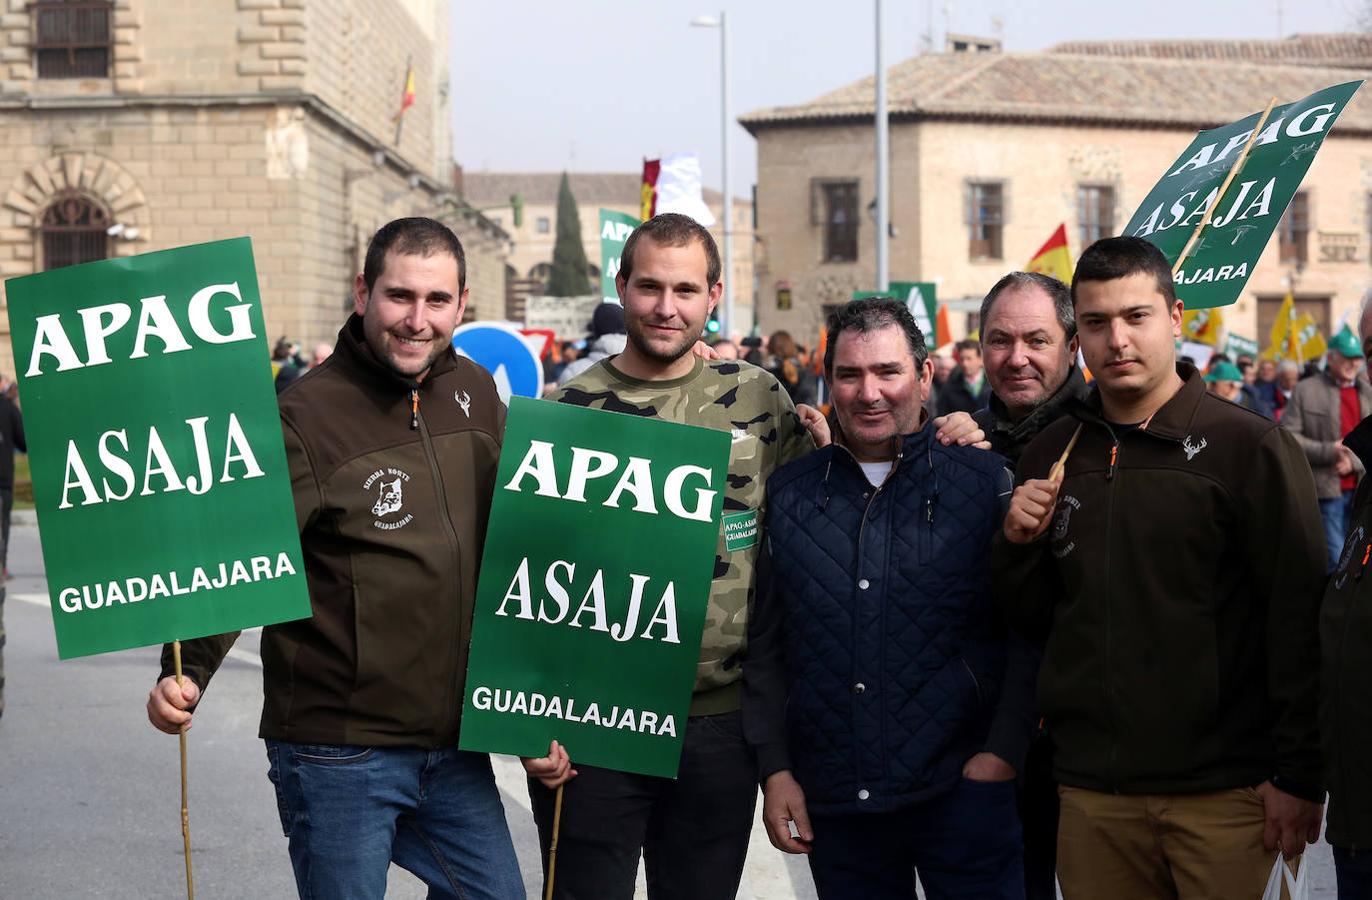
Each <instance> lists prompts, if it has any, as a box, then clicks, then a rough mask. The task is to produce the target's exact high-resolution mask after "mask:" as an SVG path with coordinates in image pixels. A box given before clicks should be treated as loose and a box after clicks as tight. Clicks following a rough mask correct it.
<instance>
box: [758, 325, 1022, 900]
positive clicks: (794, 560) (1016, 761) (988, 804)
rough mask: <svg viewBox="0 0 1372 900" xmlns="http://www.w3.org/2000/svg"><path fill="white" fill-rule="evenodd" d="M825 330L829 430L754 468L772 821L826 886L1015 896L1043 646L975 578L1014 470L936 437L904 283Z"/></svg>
mask: <svg viewBox="0 0 1372 900" xmlns="http://www.w3.org/2000/svg"><path fill="white" fill-rule="evenodd" d="M827 347H828V351H827V354H826V358H825V361H824V362H825V373H826V375H827V378H828V382H829V384H830V386H831V389H832V396H833V402H834V408H835V411H836V413H837V420H838V432H837V434H836V435H835V442H834V443H833V444H830V445H829V446H827V447H825V448H823V449H821V450H819V451H817V452H815V453H812V454H810V455H809V456H806V457H805V458H803V459H801V460H798V461H796V462H793V463H791V464H789V465H787V466H785V467H783V468H782V469H780V470H779V471H777V472H776V473H775V474H774V475H773V476H772V477H771V478H770V479H769V481H768V484H767V492H768V496H769V498H770V503H771V507H770V509H769V511H768V514H767V515H768V521H767V538H766V542H765V545H764V548H763V552H762V556H761V560H760V563H759V569H758V593H757V598H756V608H755V610H754V613H753V618H752V619H751V624H750V626H749V650H748V656H747V659H746V661H745V663H744V669H743V680H744V707H743V714H744V732H745V734H746V736H747V737H748V740H749V742H750V743H751V744H752V745H753V747H754V748H755V750H756V752H757V755H758V764H759V778H760V780H761V781H762V783H763V818H764V821H765V824H766V827H767V832H768V836H769V837H770V838H771V841H772V843H773V844H774V845H775V846H776V847H777V848H778V849H780V850H783V851H785V852H787V853H807V854H809V856H810V869H811V871H812V872H813V874H814V877H815V885H816V887H817V889H818V891H819V896H820V897H821V898H822V900H832V898H846V897H852V898H864V900H886V898H913V897H914V896H915V873H916V872H918V874H919V879H920V881H921V883H922V884H923V886H924V890H925V894H926V896H927V897H929V898H930V900H938V898H954V897H978V898H1006V900H1008V898H1023V897H1024V873H1023V869H1022V864H1021V835H1020V825H1019V818H1018V815H1017V813H1016V808H1015V776H1016V772H1017V769H1018V768H1019V766H1020V765H1021V764H1022V761H1023V758H1024V754H1025V750H1026V747H1027V746H1028V743H1029V738H1030V733H1031V731H1032V729H1033V725H1034V722H1033V678H1034V671H1035V668H1036V666H1037V656H1036V654H1035V652H1034V651H1033V650H1032V649H1030V648H1029V647H1028V646H1027V645H1026V644H1024V643H1022V642H1020V641H1019V639H1018V638H1012V637H1009V636H1007V630H1006V628H1005V627H1004V626H1003V624H1002V623H1001V621H1000V620H999V618H998V617H997V613H996V612H995V609H994V606H993V604H992V602H991V596H990V591H989V587H988V581H987V568H988V548H989V545H990V541H991V537H992V535H993V534H994V533H995V532H996V531H997V530H998V529H999V527H1000V523H1001V520H1002V517H1003V511H1004V508H1005V507H1004V503H1005V502H1006V500H1007V499H1008V497H1009V493H1010V489H1011V478H1010V475H1009V473H1008V472H1007V470H1006V468H1005V461H1004V459H1002V458H1001V457H1000V456H998V455H996V454H994V453H987V452H985V451H983V450H978V449H973V448H971V447H960V446H957V445H956V444H954V445H953V446H944V445H943V444H942V443H941V442H940V441H938V440H935V436H934V434H933V431H934V429H933V428H932V427H928V426H927V418H928V416H927V413H925V412H924V410H923V401H924V399H925V398H926V397H927V396H928V394H929V387H930V382H931V380H932V377H933V367H932V363H931V362H930V361H929V359H928V353H927V351H926V349H925V345H924V337H923V335H921V334H920V331H919V328H918V327H917V326H916V325H915V322H914V319H913V317H912V316H911V315H910V312H909V310H908V309H907V307H906V306H905V305H904V304H903V303H900V302H898V301H895V300H891V299H886V298H878V299H871V300H860V301H857V302H854V303H851V304H849V305H847V306H846V307H844V308H843V309H842V310H841V311H840V312H839V313H838V314H836V316H834V318H833V319H831V321H830V323H829V334H828V344H827ZM792 826H794V830H793V828H792Z"/></svg>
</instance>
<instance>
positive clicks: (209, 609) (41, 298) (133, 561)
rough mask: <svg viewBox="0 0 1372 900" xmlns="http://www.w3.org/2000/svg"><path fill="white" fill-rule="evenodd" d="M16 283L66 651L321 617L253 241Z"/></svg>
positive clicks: (43, 516)
mask: <svg viewBox="0 0 1372 900" xmlns="http://www.w3.org/2000/svg"><path fill="white" fill-rule="evenodd" d="M5 288H6V293H7V294H8V297H9V318H10V328H11V332H12V336H13V340H14V354H15V366H16V368H17V370H18V374H19V388H20V398H21V400H22V402H23V406H24V428H25V431H26V433H27V437H28V446H29V459H30V464H31V467H32V472H33V493H34V504H35V506H36V507H37V512H38V522H39V530H40V538H41V541H42V545H43V562H44V566H45V567H46V570H47V578H48V591H49V594H50V598H51V602H52V616H53V623H54V625H55V626H56V630H57V649H58V654H59V655H60V656H61V657H62V658H64V659H66V658H69V657H73V656H84V655H88V654H92V653H102V652H105V651H109V650H122V649H125V648H128V647H139V646H144V645H147V644H157V643H163V642H166V641H172V640H178V639H179V640H185V639H189V638H196V637H203V636H205V635H211V634H220V633H222V632H226V631H234V630H237V629H241V628H248V627H252V626H257V625H266V624H271V623H274V622H283V621H286V620H289V619H299V618H304V617H306V616H308V615H310V603H309V597H308V594H307V593H306V588H305V578H304V570H303V568H302V563H301V556H300V539H299V534H298V532H297V530H296V522H295V508H294V504H293V501H292V498H291V490H290V476H289V474H288V472H287V470H286V456H285V450H284V447H283V444H282V438H281V420H280V418H279V416H278V414H277V409H276V392H275V390H274V388H273V386H272V373H271V368H270V366H269V364H268V352H267V344H266V339H265V329H264V327H263V321H262V303H261V299H260V298H259V296H258V291H257V274H256V270H255V268H254V266H253V258H252V245H251V243H250V241H249V240H248V239H247V238H238V239H236V240H229V241H219V242H216V243H211V244H199V245H196V246H192V247H182V248H180V249H177V250H166V251H162V252H159V253H149V254H146V255H144V256H135V257H131V258H127V259H112V260H106V261H104V262H97V263H90V264H87V265H81V266H72V267H69V268H63V269H56V270H54V271H51V272H44V273H42V274H39V275H29V276H25V277H23V278H15V279H12V280H10V281H8V282H6V285H5Z"/></svg>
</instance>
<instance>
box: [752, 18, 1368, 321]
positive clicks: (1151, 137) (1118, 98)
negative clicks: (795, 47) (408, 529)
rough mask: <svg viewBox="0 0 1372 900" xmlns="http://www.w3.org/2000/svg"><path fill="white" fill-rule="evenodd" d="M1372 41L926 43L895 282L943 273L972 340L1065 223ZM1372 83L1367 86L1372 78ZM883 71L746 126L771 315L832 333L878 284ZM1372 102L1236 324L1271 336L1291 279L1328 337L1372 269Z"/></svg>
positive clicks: (899, 103)
mask: <svg viewBox="0 0 1372 900" xmlns="http://www.w3.org/2000/svg"><path fill="white" fill-rule="evenodd" d="M1369 64H1372V38H1368V37H1366V36H1361V35H1359V36H1306V37H1297V38H1290V39H1286V40H1282V41H1256V40H1255V41H1152V42H1148V41H1139V42H1114V43H1099V44H1097V43H1091V42H1077V43H1074V44H1070V45H1063V46H1062V47H1059V48H1054V49H1050V50H1049V51H1046V52H1043V53H1000V52H981V53H975V54H974V53H961V52H945V53H934V54H925V55H923V56H919V57H915V58H913V59H910V60H907V61H905V62H903V63H900V64H899V65H897V66H895V67H893V68H892V69H890V70H889V72H888V75H887V83H888V96H889V98H890V102H889V110H890V118H891V124H890V158H891V161H890V172H891V177H890V184H891V222H892V225H893V232H894V233H893V236H892V237H891V240H890V260H891V263H890V277H891V279H892V280H896V281H926V282H935V283H936V284H937V285H938V294H939V298H940V300H943V301H948V302H949V303H950V307H951V308H952V309H954V310H961V311H964V312H966V313H967V314H966V315H953V316H951V317H950V318H951V319H952V324H953V329H954V332H955V336H957V335H960V334H961V333H964V332H966V331H967V330H970V329H971V328H975V327H976V324H977V323H976V321H975V315H974V314H972V313H971V312H970V311H972V310H975V309H976V308H977V307H978V306H979V304H980V300H981V297H982V296H983V295H984V294H985V292H986V290H987V289H988V288H989V287H990V286H991V285H992V284H994V283H995V281H996V280H997V279H998V278H999V277H1000V276H1001V275H1003V274H1004V273H1006V272H1007V271H1011V270H1013V269H1020V268H1023V267H1024V266H1025V264H1026V263H1027V262H1028V261H1029V259H1030V258H1031V256H1032V255H1033V254H1034V252H1035V251H1036V250H1037V249H1038V248H1039V247H1040V246H1041V245H1042V244H1043V243H1044V241H1046V240H1047V239H1048V237H1049V236H1050V234H1051V233H1052V232H1053V230H1054V229H1056V228H1057V226H1058V225H1059V224H1060V223H1065V224H1066V226H1067V234H1068V243H1069V246H1070V249H1071V252H1072V255H1073V257H1076V256H1077V255H1079V254H1080V253H1081V251H1082V250H1083V249H1084V248H1085V246H1086V245H1087V244H1089V243H1090V242H1091V241H1092V240H1095V239H1096V238H1098V237H1104V236H1108V235H1112V234H1118V233H1120V231H1121V230H1122V229H1123V228H1124V225H1125V223H1127V222H1128V220H1129V218H1130V216H1131V215H1132V213H1133V211H1134V210H1135V209H1136V208H1137V207H1138V205H1139V204H1140V203H1141V202H1142V200H1143V198H1144V196H1145V195H1146V194H1147V193H1148V191H1149V189H1151V188H1152V186H1153V185H1154V184H1155V183H1156V182H1157V180H1158V179H1159V178H1160V177H1161V176H1162V175H1163V174H1164V172H1165V171H1166V168H1167V167H1168V166H1169V165H1170V164H1171V163H1172V162H1173V160H1175V159H1176V157H1177V156H1178V155H1179V154H1180V153H1181V152H1182V150H1183V149H1185V147H1186V146H1187V145H1188V144H1189V143H1190V141H1191V139H1192V138H1193V137H1194V135H1195V132H1196V131H1197V130H1200V129H1204V128H1213V127H1215V126H1217V125H1221V124H1224V123H1227V122H1231V121H1234V120H1237V119H1239V118H1242V117H1243V116H1245V115H1248V114H1250V113H1253V112H1257V111H1261V110H1262V109H1263V107H1264V106H1266V104H1267V101H1268V100H1269V99H1270V98H1272V97H1277V98H1278V102H1288V101H1291V100H1295V99H1298V98H1300V97H1302V96H1305V95H1306V94H1309V93H1312V92H1314V91H1315V90H1318V89H1320V88H1323V87H1327V86H1329V85H1333V84H1338V83H1341V82H1346V81H1352V80H1355V79H1358V78H1362V77H1365V76H1366V74H1367V67H1368V65H1369ZM1364 90H1365V89H1364ZM873 95H874V82H873V79H870V78H869V79H866V80H864V81H861V82H858V83H856V84H852V85H848V86H846V87H843V88H840V89H838V90H836V91H833V92H832V93H830V94H826V95H824V96H822V97H819V98H817V99H816V100H814V101H812V102H810V103H807V104H803V105H801V106H795V107H782V108H776V109H768V110H760V111H757V112H754V113H751V114H749V115H746V116H744V117H743V118H742V119H741V121H742V123H743V125H744V127H746V128H747V129H748V130H749V131H750V132H752V133H753V135H754V136H755V137H756V138H757V146H758V189H757V202H758V248H759V252H758V256H757V267H758V281H759V286H760V287H759V297H758V311H759V319H760V320H761V323H762V328H763V330H764V331H771V330H774V329H777V328H785V329H788V330H791V331H792V332H793V333H796V334H805V335H814V334H817V333H818V331H819V329H820V328H821V326H822V323H823V320H824V315H825V313H826V311H827V310H829V309H831V308H832V307H833V306H835V305H837V304H842V303H845V302H847V301H848V299H849V298H850V297H851V296H852V292H853V291H854V290H868V289H871V288H872V286H873V283H874V281H875V271H876V265H875V258H874V257H875V229H874V221H873V219H874V217H872V216H871V215H869V213H868V209H867V207H868V204H869V203H870V202H872V201H873V200H874V198H875V153H874V149H873V144H874V140H873V125H872V116H873V110H874V101H873ZM1369 250H1372V99H1369V98H1368V97H1367V96H1366V95H1365V94H1359V95H1358V96H1357V97H1355V98H1354V100H1353V102H1352V103H1350V104H1349V106H1348V108H1347V109H1346V110H1345V111H1344V114H1343V116H1342V117H1341V118H1340V119H1339V121H1338V123H1337V125H1335V127H1334V129H1333V131H1332V132H1331V133H1330V135H1329V137H1328V139H1327V140H1326V141H1325V142H1324V146H1323V148H1322V149H1321V151H1320V154H1319V156H1318V158H1317V159H1316V160H1315V163H1314V165H1313V166H1312V167H1311V169H1310V171H1309V173H1308V175H1307V177H1306V180H1305V182H1304V184H1303V186H1302V190H1301V193H1300V194H1298V195H1297V200H1296V201H1295V202H1293V205H1292V208H1291V210H1289V211H1288V213H1287V215H1286V216H1285V217H1284V219H1283V221H1282V224H1281V225H1280V226H1279V228H1278V232H1277V233H1276V234H1274V235H1273V237H1272V240H1271V241H1270V243H1269V244H1268V247H1267V249H1266V251H1265V252H1264V255H1263V257H1262V259H1261V261H1260V262H1259V264H1258V266H1257V267H1256V269H1255V272H1254V275H1253V277H1252V278H1251V279H1250V280H1249V282H1248V285H1247V288H1246V290H1245V292H1244V295H1243V297H1242V299H1240V300H1239V302H1238V303H1237V304H1235V305H1234V306H1233V307H1230V308H1229V309H1226V310H1225V321H1226V325H1227V327H1228V328H1229V329H1230V330H1231V331H1232V332H1234V333H1236V334H1239V335H1242V336H1245V337H1250V338H1257V339H1259V340H1260V342H1261V343H1262V344H1263V345H1266V343H1267V338H1268V333H1269V330H1270V326H1271V323H1272V320H1273V318H1274V316H1275V313H1276V310H1277V307H1278V306H1279V305H1280V303H1281V300H1282V298H1283V296H1284V294H1285V290H1286V288H1285V284H1286V279H1290V280H1291V281H1292V282H1293V283H1294V292H1295V295H1296V298H1297V302H1298V306H1299V308H1301V309H1304V310H1309V311H1310V312H1311V313H1312V314H1313V315H1314V316H1315V319H1316V321H1318V322H1320V323H1321V325H1322V327H1323V328H1324V329H1325V330H1326V333H1328V328H1329V327H1330V326H1331V325H1333V326H1335V327H1336V326H1337V324H1338V322H1339V321H1340V319H1342V318H1343V317H1345V316H1347V315H1350V314H1352V313H1355V312H1356V310H1357V308H1358V304H1359V302H1360V301H1361V299H1362V297H1363V295H1364V293H1365V292H1366V291H1367V289H1368V286H1369V284H1372V254H1370V253H1369Z"/></svg>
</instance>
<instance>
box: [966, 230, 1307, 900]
mask: <svg viewBox="0 0 1372 900" xmlns="http://www.w3.org/2000/svg"><path fill="white" fill-rule="evenodd" d="M1072 296H1073V302H1074V305H1075V308H1076V316H1077V327H1078V334H1079V335H1080V338H1081V349H1082V353H1083V355H1084V356H1085V357H1086V364H1087V366H1088V367H1089V368H1090V370H1091V372H1092V373H1093V374H1094V375H1095V378H1096V381H1095V390H1094V391H1093V392H1092V393H1091V394H1090V395H1089V396H1088V397H1087V399H1086V401H1085V402H1077V403H1075V404H1073V405H1071V406H1070V407H1069V414H1068V415H1066V416H1064V417H1062V418H1061V419H1059V420H1057V421H1056V422H1054V423H1053V424H1052V425H1050V426H1048V427H1047V428H1046V429H1045V430H1044V431H1043V432H1042V433H1041V434H1040V435H1039V437H1037V438H1036V439H1035V440H1034V441H1033V442H1032V443H1031V444H1030V445H1029V446H1028V448H1026V449H1025V451H1024V453H1023V455H1022V456H1021V457H1020V463H1019V467H1018V470H1017V475H1018V477H1019V478H1020V479H1021V480H1022V484H1021V485H1020V486H1019V487H1018V488H1017V489H1016V491H1015V495H1014V497H1013V498H1012V500H1011V505H1010V511H1009V513H1008V515H1007V516H1006V520H1005V526H1004V530H1003V534H1002V535H1000V536H998V537H997V539H996V541H995V544H994V546H993V555H992V560H993V570H992V577H993V585H994V589H995V591H996V594H997V597H998V599H999V601H1000V602H1001V603H1002V604H1003V606H1004V609H1005V612H1006V615H1007V618H1009V619H1010V620H1011V621H1012V623H1016V624H1018V625H1019V626H1020V627H1022V628H1023V629H1025V630H1026V631H1027V632H1028V633H1030V634H1031V635H1033V636H1037V637H1043V636H1045V635H1046V637H1047V648H1046V650H1045V653H1044V658H1043V665H1042V669H1041V672H1040V676H1039V700H1040V706H1041V708H1042V709H1043V712H1044V714H1045V715H1046V716H1047V718H1048V722H1049V725H1050V727H1051V728H1052V730H1053V734H1054V740H1055V744H1056V750H1057V756H1056V759H1055V766H1054V771H1055V774H1056V775H1057V778H1058V782H1059V784H1060V785H1061V788H1060V794H1061V797H1062V820H1061V826H1060V830H1059V834H1058V875H1059V878H1060V880H1061V884H1062V889H1063V895H1064V896H1065V897H1066V898H1068V900H1073V898H1089V900H1097V898H1101V897H1131V898H1132V897H1149V898H1153V897H1157V898H1164V897H1180V898H1193V897H1194V898H1198V897H1235V898H1242V897H1258V896H1261V894H1262V891H1263V888H1264V885H1265V883H1266V880H1267V876H1268V872H1269V871H1270V869H1271V866H1272V861H1273V858H1274V853H1275V851H1276V850H1277V849H1278V848H1280V849H1281V850H1282V852H1283V853H1284V854H1285V855H1286V856H1287V857H1295V856H1297V855H1299V854H1300V853H1301V852H1302V851H1303V850H1304V848H1305V844H1306V843H1307V842H1309V841H1313V840H1315V839H1316V838H1317V837H1318V836H1319V827H1320V802H1321V800H1322V798H1323V788H1322V786H1321V782H1322V773H1321V766H1320V753H1319V737H1318V732H1317V729H1316V704H1317V701H1318V694H1317V689H1318V668H1317V666H1316V664H1315V660H1316V659H1317V654H1318V646H1319V642H1318V624H1319V605H1320V595H1321V592H1322V588H1323V571H1324V542H1323V539H1322V537H1323V529H1322V527H1321V523H1320V517H1319V510H1318V506H1317V505H1316V500H1315V484H1314V479H1313V478H1312V477H1311V474H1310V467H1309V466H1308V465H1307V464H1306V462H1305V458H1304V455H1303V454H1302V453H1301V450H1300V447H1299V446H1297V444H1296V442H1295V440H1294V439H1293V438H1292V437H1291V435H1290V434H1288V433H1287V432H1286V431H1285V430H1284V429H1282V428H1280V427H1278V426H1276V425H1275V424H1274V423H1272V422H1270V421H1268V420H1266V419H1264V418H1262V417H1261V416H1259V415H1257V414H1256V413H1252V412H1249V411H1247V410H1244V409H1242V408H1240V407H1238V406H1235V405H1234V404H1232V403H1229V402H1227V401H1224V400H1221V399H1219V398H1218V397H1215V396H1213V395H1210V394H1207V393H1206V391H1205V387H1204V384H1203V382H1202V381H1201V378H1200V375H1199V373H1198V372H1196V370H1195V369H1194V368H1192V367H1190V366H1188V365H1180V366H1179V365H1177V362H1176V359H1175V350H1174V343H1173V342H1174V339H1175V337H1176V335H1177V334H1179V329H1180V327H1181V314H1182V304H1181V301H1180V300H1178V299H1177V298H1176V294H1175V292H1174V285H1173V281H1172V275H1171V269H1170V266H1169V265H1168V264H1167V260H1166V259H1165V258H1164V257H1163V256H1162V254H1161V252H1159V251H1158V250H1157V248H1155V247H1153V246H1152V245H1151V244H1149V243H1147V242H1146V241H1143V240H1142V239H1139V238H1130V237H1119V238H1108V239H1106V240H1103V241H1098V242H1097V243H1095V244H1093V245H1092V246H1091V247H1090V248H1089V249H1088V250H1087V251H1086V252H1085V253H1084V254H1082V257H1081V259H1080V261H1079V262H1078V263H1077V270H1076V277H1075V279H1074V281H1073V284H1072ZM1074 433H1079V434H1080V439H1079V441H1078V442H1077V444H1076V447H1075V449H1073V451H1072V453H1071V455H1070V457H1069V458H1068V461H1067V464H1066V470H1065V474H1061V475H1059V474H1057V473H1055V472H1054V471H1053V470H1054V468H1055V465H1054V464H1055V462H1056V461H1057V460H1058V458H1059V457H1060V455H1061V454H1062V452H1063V450H1064V448H1065V447H1067V446H1068V443H1069V442H1070V441H1071V440H1072V436H1073V434H1074ZM1024 479H1027V480H1024Z"/></svg>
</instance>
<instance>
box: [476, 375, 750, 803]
mask: <svg viewBox="0 0 1372 900" xmlns="http://www.w3.org/2000/svg"><path fill="white" fill-rule="evenodd" d="M728 465H729V435H728V434H727V433H725V432H722V431H714V430H711V429H706V428H695V427H691V426H688V425H678V424H675V423H672V422H663V421H661V420H658V419H648V418H642V417H640V416H631V415H625V414H623V413H610V412H603V411H600V410H592V409H586V408H583V407H579V406H571V405H567V404H560V403H549V402H546V401H540V400H529V399H525V398H522V397H515V398H513V402H512V404H511V406H510V415H509V419H508V421H507V422H506V425H505V443H504V449H503V450H502V451H501V454H500V468H499V475H498V477H497V480H496V490H495V497H494V500H493V501H492V504H491V521H490V525H489V527H488V528H487V531H486V551H485V555H484V556H483V558H482V561H481V583H480V586H479V587H478V588H477V599H476V616H475V623H474V624H473V627H472V648H471V661H470V664H469V666H468V669H467V694H466V701H465V705H464V707H463V710H462V739H461V746H462V748H463V749H464V750H481V751H487V752H493V753H512V754H517V755H521V756H544V755H546V754H547V752H548V744H549V742H550V741H553V740H557V741H559V742H560V743H562V744H564V745H565V746H566V747H567V752H568V753H569V754H570V755H571V758H572V762H573V763H574V764H575V763H578V762H580V763H586V764H588V765H596V766H602V767H605V768H609V769H619V770H622V771H626V772H639V773H642V774H645V775H661V776H665V777H669V778H670V777H675V775H676V771H677V762H678V760H679V758H680V754H681V739H682V737H683V735H684V733H685V728H686V716H687V714H688V712H689V710H690V705H691V692H692V689H693V686H694V684H695V674H696V664H697V662H698V661H699V657H700V639H701V634H702V632H703V631H704V625H705V609H706V605H707V603H708V600H709V595H710V582H711V580H712V578H713V576H714V568H715V548H716V545H717V542H718V537H719V529H720V509H721V506H722V504H723V498H724V490H725V485H726V478H727V473H728Z"/></svg>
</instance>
